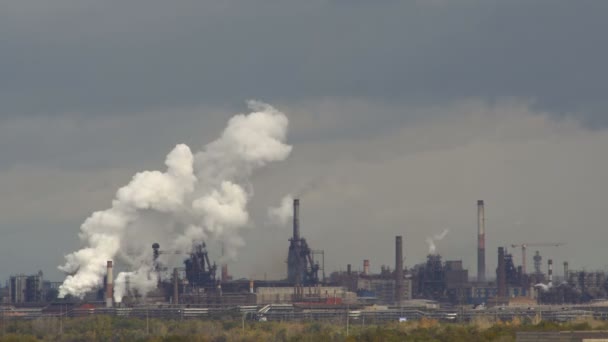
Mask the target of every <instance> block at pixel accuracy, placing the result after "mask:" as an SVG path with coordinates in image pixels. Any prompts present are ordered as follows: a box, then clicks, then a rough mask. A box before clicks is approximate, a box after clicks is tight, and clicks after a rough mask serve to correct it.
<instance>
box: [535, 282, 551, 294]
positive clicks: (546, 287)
mask: <svg viewBox="0 0 608 342" xmlns="http://www.w3.org/2000/svg"><path fill="white" fill-rule="evenodd" d="M534 287H535V288H537V289H540V290H541V291H542V292H547V291H549V290H550V289H551V288H552V287H553V284H552V283H549V284H543V283H538V284H536V285H534Z"/></svg>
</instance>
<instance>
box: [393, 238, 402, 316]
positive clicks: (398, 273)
mask: <svg viewBox="0 0 608 342" xmlns="http://www.w3.org/2000/svg"><path fill="white" fill-rule="evenodd" d="M402 301H403V239H402V237H401V235H399V236H396V237H395V302H396V304H398V305H401V304H402Z"/></svg>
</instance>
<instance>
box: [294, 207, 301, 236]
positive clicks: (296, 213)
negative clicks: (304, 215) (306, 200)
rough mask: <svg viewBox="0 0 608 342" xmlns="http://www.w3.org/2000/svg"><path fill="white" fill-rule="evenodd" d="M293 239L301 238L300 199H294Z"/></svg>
mask: <svg viewBox="0 0 608 342" xmlns="http://www.w3.org/2000/svg"><path fill="white" fill-rule="evenodd" d="M293 239H294V241H298V240H300V200H299V199H297V198H296V199H294V200H293Z"/></svg>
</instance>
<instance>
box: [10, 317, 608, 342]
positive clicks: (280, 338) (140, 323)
mask: <svg viewBox="0 0 608 342" xmlns="http://www.w3.org/2000/svg"><path fill="white" fill-rule="evenodd" d="M2 324H3V325H2V329H1V330H0V342H5V341H6V342H8V341H26V342H27V341H86V342H89V341H159V342H160V341H174V342H177V341H201V342H203V341H204V342H207V341H208V342H232V341H234V342H237V341H277V342H288V341H293V342H296V341H302V342H304V341H315V342H316V341H328V342H334V341H335V342H338V341H339V342H343V341H369V342H380V341H382V342H391V341H456V342H458V341H463V342H465V341H466V342H470V341H515V333H516V331H557V330H593V329H608V324H607V323H604V322H598V321H584V322H577V323H561V324H558V323H553V322H545V321H542V322H540V323H537V324H531V323H526V324H522V323H520V322H519V321H518V320H517V319H516V320H514V321H512V322H500V321H499V322H496V323H492V322H490V321H476V322H473V323H470V324H452V323H450V324H446V323H439V322H437V321H435V320H428V319H423V320H420V321H412V322H405V323H387V324H383V325H373V326H362V325H350V326H349V328H348V335H347V330H346V326H345V325H343V324H339V323H336V322H334V323H328V322H325V323H319V322H308V323H293V322H245V325H244V326H243V325H242V321H241V320H240V319H239V320H235V319H224V320H184V321H171V320H159V319H149V320H146V319H137V318H121V317H110V316H91V317H82V318H67V319H65V318H64V319H62V320H59V319H58V318H40V319H36V320H31V321H4V322H2Z"/></svg>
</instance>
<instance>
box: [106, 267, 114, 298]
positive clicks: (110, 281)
mask: <svg viewBox="0 0 608 342" xmlns="http://www.w3.org/2000/svg"><path fill="white" fill-rule="evenodd" d="M113 297H114V273H113V272H112V261H111V260H108V263H107V271H106V308H111V307H112V304H113Z"/></svg>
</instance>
